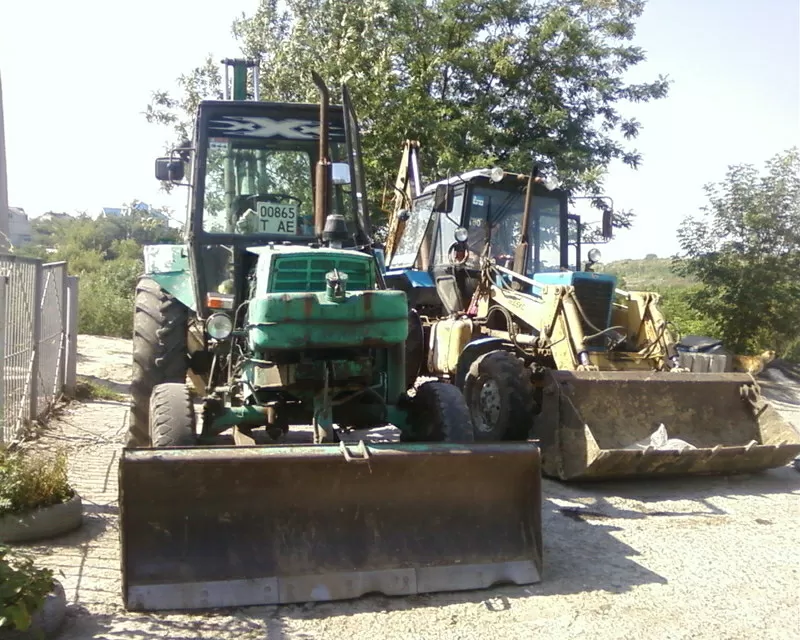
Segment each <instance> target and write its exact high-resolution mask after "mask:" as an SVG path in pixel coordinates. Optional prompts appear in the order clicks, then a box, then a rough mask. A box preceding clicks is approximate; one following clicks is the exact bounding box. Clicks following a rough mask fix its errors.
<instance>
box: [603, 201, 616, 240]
mask: <svg viewBox="0 0 800 640" xmlns="http://www.w3.org/2000/svg"><path fill="white" fill-rule="evenodd" d="M611 216H612V211H611V209H604V210H603V238H604V239H605V240H611V238H612V236H613V235H614V227H613V226H612V218H611Z"/></svg>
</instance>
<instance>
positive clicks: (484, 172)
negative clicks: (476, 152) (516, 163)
mask: <svg viewBox="0 0 800 640" xmlns="http://www.w3.org/2000/svg"><path fill="white" fill-rule="evenodd" d="M491 172H492V170H491V169H490V168H488V167H487V168H484V169H473V170H472V171H467V172H465V173H462V174H460V175H457V176H451V177H449V178H447V179H445V180H439V181H438V182H433V183H431V184H429V185H428V186H427V187H425V189H423V191H422V193H423V194H427V193H433V192H434V191H436V187H437V186H438V185H440V184H460V183H462V182H466V183H468V182H470V181H472V180H474V179H475V178H486V179H487V180H488V179H489V177H490V175H491ZM508 178H516V179H517V180H520V181H521V180H527V176H525V175H523V174H521V173H511V172H508V171H507V172H506V173H505V175H504V176H503V180H502V181H501V182H504V181H505V180H506V179H508Z"/></svg>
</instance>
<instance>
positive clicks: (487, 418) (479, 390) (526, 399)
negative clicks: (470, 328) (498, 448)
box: [464, 351, 536, 442]
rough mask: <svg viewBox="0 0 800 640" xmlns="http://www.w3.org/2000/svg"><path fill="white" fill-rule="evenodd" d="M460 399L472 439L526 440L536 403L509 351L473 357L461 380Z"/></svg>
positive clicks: (521, 368) (519, 364) (523, 372)
mask: <svg viewBox="0 0 800 640" xmlns="http://www.w3.org/2000/svg"><path fill="white" fill-rule="evenodd" d="M464 399H465V400H466V403H467V406H468V407H469V411H470V415H471V416H472V421H473V423H474V425H475V440H477V441H479V442H497V441H500V440H526V439H527V438H528V434H529V432H530V429H531V427H532V426H533V416H534V413H535V408H536V402H535V401H534V388H533V384H532V383H531V379H530V373H529V371H528V370H527V369H526V368H525V365H524V364H523V362H522V360H520V359H519V358H517V357H516V356H515V355H514V354H513V353H511V352H510V351H491V352H489V353H486V354H484V355H482V356H480V357H479V358H477V359H476V360H475V362H473V363H472V365H471V366H470V368H469V371H468V372H467V375H466V378H465V380H464Z"/></svg>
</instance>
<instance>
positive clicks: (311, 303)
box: [247, 290, 408, 351]
mask: <svg viewBox="0 0 800 640" xmlns="http://www.w3.org/2000/svg"><path fill="white" fill-rule="evenodd" d="M247 319H248V325H249V326H248V335H249V339H250V345H251V347H252V348H253V349H254V350H256V351H266V350H282V349H293V350H296V349H326V348H343V347H387V346H390V345H395V344H398V343H401V342H403V341H404V340H405V339H406V337H407V335H408V302H407V299H406V294H405V293H404V292H402V291H384V290H377V291H375V290H373V291H354V292H353V293H347V297H346V298H345V299H344V300H341V301H336V302H335V301H331V300H329V299H328V296H327V294H326V293H325V292H301V293H268V294H265V295H260V296H256V297H254V298H253V299H252V300H251V301H250V304H249V307H248V311H247Z"/></svg>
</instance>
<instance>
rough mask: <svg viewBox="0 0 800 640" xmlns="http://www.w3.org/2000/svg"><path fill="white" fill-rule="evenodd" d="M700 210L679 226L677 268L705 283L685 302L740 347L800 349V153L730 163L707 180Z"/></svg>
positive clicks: (751, 349)
mask: <svg viewBox="0 0 800 640" xmlns="http://www.w3.org/2000/svg"><path fill="white" fill-rule="evenodd" d="M706 193H707V195H708V200H709V205H708V206H707V207H704V208H703V211H704V216H702V217H689V218H687V219H686V220H684V222H683V224H682V226H681V228H680V230H679V234H678V237H679V240H680V243H681V249H682V253H683V255H682V256H681V257H682V261H681V262H680V263H678V270H679V272H680V273H681V274H683V275H689V276H693V277H695V278H696V279H697V280H699V281H700V282H701V283H702V285H703V286H702V288H700V289H698V290H697V291H696V292H694V293H693V294H692V296H691V298H690V304H691V306H692V307H693V308H695V309H697V310H698V311H699V312H701V313H705V314H706V315H707V316H708V317H709V318H711V319H712V320H713V321H714V323H715V324H716V326H717V327H718V328H719V335H720V337H722V338H723V339H724V340H725V341H726V342H727V343H728V345H729V346H730V347H732V348H733V349H736V350H738V351H742V352H757V351H761V350H764V349H775V350H776V351H777V352H778V354H779V355H784V354H785V353H787V352H788V351H790V350H792V349H794V350H797V343H798V340H800V323H798V321H797V318H798V317H800V277H798V274H800V231H799V230H800V151H798V149H797V148H792V149H790V150H788V151H785V152H783V153H779V154H777V155H775V156H774V157H773V158H771V159H770V160H769V161H768V162H767V163H766V172H765V173H764V174H762V175H759V172H758V170H757V169H756V168H755V167H754V166H753V165H749V164H745V165H735V166H731V167H729V169H728V172H727V174H726V177H725V180H724V181H722V182H720V183H717V184H710V185H707V186H706Z"/></svg>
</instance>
